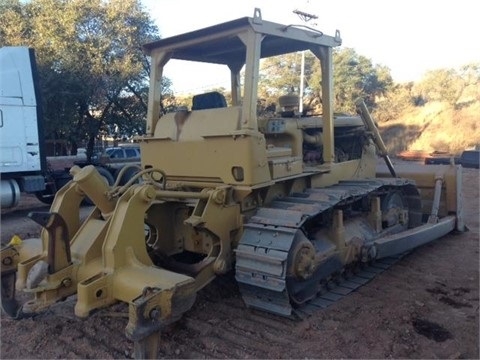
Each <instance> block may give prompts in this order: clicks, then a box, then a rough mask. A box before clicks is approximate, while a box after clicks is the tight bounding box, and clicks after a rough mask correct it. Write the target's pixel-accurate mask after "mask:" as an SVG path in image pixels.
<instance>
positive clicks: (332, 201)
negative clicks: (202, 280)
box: [235, 178, 421, 316]
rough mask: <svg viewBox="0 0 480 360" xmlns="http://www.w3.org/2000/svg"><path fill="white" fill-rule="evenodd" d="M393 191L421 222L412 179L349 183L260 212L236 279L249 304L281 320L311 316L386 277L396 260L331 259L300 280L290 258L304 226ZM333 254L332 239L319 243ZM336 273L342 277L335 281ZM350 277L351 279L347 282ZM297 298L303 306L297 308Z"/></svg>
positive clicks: (240, 251) (243, 246)
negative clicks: (350, 261)
mask: <svg viewBox="0 0 480 360" xmlns="http://www.w3.org/2000/svg"><path fill="white" fill-rule="evenodd" d="M392 188H394V189H397V188H401V189H402V190H403V193H404V194H405V195H406V196H405V198H406V200H407V202H408V206H409V209H412V210H410V214H409V216H410V217H411V218H412V217H413V218H414V221H418V220H419V219H420V217H421V213H420V211H419V204H420V198H419V195H418V192H417V191H416V188H415V187H414V186H413V185H412V184H411V183H410V182H409V181H408V180H405V179H398V178H397V179H375V180H358V181H344V182H340V183H339V184H337V185H333V186H330V187H327V188H322V189H308V190H307V191H306V192H304V193H294V194H292V196H289V197H284V198H281V199H279V200H275V201H273V202H272V203H271V204H270V205H269V206H268V207H262V208H260V209H259V210H258V211H257V214H256V215H255V216H253V217H252V218H251V219H250V222H249V223H248V224H247V225H246V226H245V230H244V234H243V237H242V239H241V241H240V243H239V246H238V247H237V249H236V272H235V277H236V280H237V282H238V284H239V288H240V291H241V294H242V297H243V300H244V302H245V304H246V305H247V306H248V307H251V308H257V309H260V310H264V311H268V312H271V313H274V314H278V315H282V316H291V315H292V314H295V313H296V314H298V315H301V316H306V315H308V313H310V312H312V311H314V310H315V309H316V308H325V307H327V306H329V305H330V304H332V303H333V302H335V301H338V300H340V299H341V298H343V297H344V296H346V295H348V294H349V293H350V292H352V291H353V290H355V289H357V288H358V287H360V286H361V285H363V284H365V283H366V282H368V281H369V280H370V279H372V278H373V277H374V276H375V275H376V274H378V273H381V272H383V271H384V270H385V269H386V268H388V267H389V266H390V265H391V264H393V263H394V262H395V261H396V258H385V259H382V260H380V261H377V262H375V263H374V264H371V265H368V266H367V265H365V264H361V263H356V264H342V263H341V261H340V260H339V258H338V257H336V256H329V257H328V258H327V260H325V261H324V262H322V264H321V265H320V266H319V268H318V269H316V270H315V273H314V274H313V275H312V276H311V277H310V278H309V279H307V280H304V281H303V280H302V281H298V280H295V279H292V277H291V276H289V275H288V267H289V256H290V255H291V252H292V249H293V248H294V247H295V246H296V244H298V242H299V241H302V239H305V237H304V234H303V231H302V227H304V226H305V225H306V224H307V223H308V222H309V221H314V220H312V219H314V218H315V217H316V216H317V215H320V214H321V213H323V212H325V211H327V210H332V209H334V208H336V207H339V206H344V205H348V204H351V203H353V202H355V201H358V200H361V199H363V198H365V197H367V196H369V195H376V194H377V193H380V192H382V191H384V190H385V189H392ZM334 249H335V246H334V245H333V244H332V243H331V242H329V241H328V240H318V239H316V240H315V251H316V253H317V254H318V253H326V254H327V253H330V254H331V253H332V250H334ZM359 268H361V270H360V271H358V269H359ZM334 274H335V275H337V276H335V277H333V276H332V275H334ZM345 274H350V275H348V276H347V277H345ZM292 296H294V297H295V300H296V301H294V302H297V304H298V305H302V306H297V305H292ZM299 300H300V301H299Z"/></svg>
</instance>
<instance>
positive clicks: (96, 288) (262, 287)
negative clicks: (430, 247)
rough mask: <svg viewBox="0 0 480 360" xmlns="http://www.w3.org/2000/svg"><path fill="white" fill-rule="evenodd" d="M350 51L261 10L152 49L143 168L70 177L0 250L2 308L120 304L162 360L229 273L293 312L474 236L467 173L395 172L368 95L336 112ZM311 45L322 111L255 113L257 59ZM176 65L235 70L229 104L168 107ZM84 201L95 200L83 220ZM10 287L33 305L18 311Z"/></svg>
mask: <svg viewBox="0 0 480 360" xmlns="http://www.w3.org/2000/svg"><path fill="white" fill-rule="evenodd" d="M339 45H341V37H340V33H339V32H338V31H337V32H336V33H335V35H334V36H328V35H325V34H323V33H322V32H320V31H318V30H315V29H312V28H307V27H301V26H293V25H282V24H278V23H273V22H269V21H265V20H263V19H262V16H261V12H260V10H259V9H255V12H254V16H253V17H243V18H239V19H236V20H233V21H229V22H225V23H221V24H217V25H213V26H211V27H207V28H204V29H200V30H198V31H193V32H188V33H185V34H181V35H177V36H173V37H170V38H165V39H162V40H159V41H156V42H153V43H149V44H146V45H144V47H143V49H144V52H145V54H146V55H148V56H150V57H151V61H152V68H151V78H150V90H149V101H148V114H147V119H146V135H145V136H142V137H140V138H138V142H139V144H140V146H141V167H140V168H138V169H136V171H134V173H136V175H134V177H132V178H131V179H130V180H129V181H128V182H127V183H126V184H123V185H120V181H119V180H117V182H116V183H115V184H114V185H113V186H108V185H107V184H106V183H105V181H104V179H103V178H102V177H101V176H100V175H99V173H98V172H97V171H96V170H95V168H94V167H92V166H86V167H84V168H79V167H76V166H74V167H73V168H72V169H71V174H72V177H73V179H72V180H71V181H70V182H69V183H68V184H66V185H65V186H64V187H63V188H62V189H60V190H59V191H58V192H57V194H56V196H55V199H54V201H53V204H52V205H51V208H50V211H49V212H45V213H38V212H37V213H31V214H30V215H29V216H30V217H31V218H32V219H33V220H35V221H36V222H37V223H39V224H40V225H41V226H42V227H43V229H42V232H41V237H40V238H39V239H26V240H24V241H22V242H21V243H18V242H17V243H15V242H12V243H10V244H8V245H5V246H3V247H2V249H1V261H2V267H1V279H2V308H3V310H4V311H5V312H6V313H7V314H9V315H10V316H12V317H16V318H19V319H20V318H22V317H25V316H28V315H30V314H35V313H38V312H40V311H42V310H45V309H46V308H48V307H49V306H51V305H53V304H55V303H56V302H58V301H61V300H64V299H66V298H67V297H70V296H72V295H76V305H75V314H76V315H77V316H79V317H87V316H89V314H90V312H92V311H93V310H96V309H99V308H103V307H107V306H109V305H112V304H114V303H116V302H124V303H126V304H128V307H129V320H128V324H127V326H126V330H125V332H126V336H127V338H128V339H130V340H131V341H133V342H134V349H135V356H136V357H137V358H154V357H156V356H157V351H158V345H159V338H160V335H159V334H160V333H161V331H162V329H163V328H164V327H165V326H166V325H168V324H171V323H172V322H175V321H177V320H178V319H179V318H181V317H182V315H183V314H184V313H185V312H187V311H189V309H190V308H191V307H192V305H193V303H194V301H195V297H196V294H197V292H198V291H199V290H200V289H202V288H204V287H205V286H207V285H208V284H209V283H210V282H211V281H212V280H213V279H215V278H216V277H218V276H222V275H224V274H226V273H229V272H234V274H235V279H236V281H237V283H238V285H239V289H240V292H241V295H242V297H243V300H244V302H245V305H246V306H247V307H249V308H254V309H260V310H264V311H268V312H271V313H274V314H279V315H282V316H287V317H288V316H292V314H295V313H296V312H297V311H302V308H303V307H305V306H317V307H318V308H319V309H320V308H322V307H323V305H324V304H323V303H322V301H327V300H326V299H325V297H322V294H325V293H326V292H328V291H329V289H328V284H330V283H331V282H332V281H335V282H336V283H337V284H338V285H340V288H341V289H342V282H344V281H345V284H351V283H352V281H351V279H355V276H356V274H357V273H358V271H359V269H360V270H361V269H365V267H366V266H367V267H368V266H371V265H374V264H380V265H381V266H380V267H379V268H382V267H385V266H386V265H385V264H387V263H388V261H384V260H385V259H391V258H392V257H395V256H399V255H402V254H404V253H406V252H408V251H410V250H412V249H414V248H416V247H418V246H421V245H423V244H425V243H427V242H429V241H432V240H434V239H438V238H440V237H442V236H444V235H445V234H447V233H450V232H452V231H463V230H464V229H465V225H464V222H463V214H462V197H461V196H462V190H461V167H460V166H457V165H434V166H428V167H423V166H421V165H419V166H408V167H406V168H400V167H396V166H395V167H394V166H393V164H392V162H391V161H390V159H389V158H388V155H387V151H386V148H385V145H384V143H383V141H382V139H381V137H380V134H379V132H378V129H377V127H376V125H375V122H374V121H373V120H372V118H371V116H370V114H369V112H368V110H367V108H366V106H365V103H364V102H363V101H362V100H361V99H360V100H359V101H358V102H357V113H356V114H353V115H351V116H347V115H337V114H335V113H334V109H333V103H334V101H333V85H334V84H333V66H332V55H333V49H334V47H337V46H339ZM300 51H310V52H311V53H313V55H314V56H315V59H316V61H318V62H319V66H320V68H321V73H322V76H321V89H322V91H321V97H322V99H321V104H322V114H321V115H308V116H306V115H305V114H304V113H303V112H299V111H298V108H297V107H296V106H295V104H296V103H297V102H298V97H295V96H293V95H288V96H283V97H281V98H279V106H278V111H275V112H273V113H271V114H263V115H259V113H258V106H257V105H258V94H257V88H258V82H259V77H260V76H259V72H260V63H261V61H262V59H264V58H268V57H271V56H276V55H282V54H288V53H292V52H300ZM171 59H179V60H187V61H192V62H202V63H211V64H217V65H224V66H226V67H228V69H229V71H230V82H231V89H230V90H231V102H230V101H229V103H228V104H227V101H226V100H225V97H224V96H223V95H222V94H221V93H219V92H215V91H210V92H207V93H203V94H198V95H195V96H194V97H193V100H192V105H191V107H188V108H179V109H178V111H175V112H169V113H166V114H163V113H162V110H161V109H162V107H161V94H162V74H163V70H164V67H165V65H166V64H167V63H168V62H169V61H170V60H171ZM381 157H383V158H384V160H385V165H383V161H382V159H381ZM379 160H380V161H379ZM125 171H126V170H125ZM122 175H123V174H122V173H120V174H119V176H118V177H119V178H122ZM85 197H88V198H89V199H90V200H91V201H92V202H93V203H94V204H95V206H94V208H93V210H92V211H91V213H90V214H89V215H88V216H87V217H86V218H85V219H81V218H80V206H81V204H82V201H83V200H84V198H85ZM371 268H372V269H375V267H372V266H371ZM373 272H375V271H373ZM349 279H350V280H349ZM343 289H347V290H345V291H344V293H345V294H346V293H348V289H350V290H352V289H353V288H351V287H350V288H349V287H348V286H346V285H345V286H343ZM15 290H17V291H23V292H26V293H30V294H31V295H32V299H31V300H30V301H28V302H26V303H24V304H20V303H19V302H18V301H17V300H16V298H15ZM341 293H342V292H341V291H340V292H337V295H338V294H341ZM335 299H336V298H331V299H330V300H331V301H334V300H335ZM286 321H288V320H286Z"/></svg>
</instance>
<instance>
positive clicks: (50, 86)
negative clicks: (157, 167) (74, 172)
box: [0, 0, 170, 147]
mask: <svg viewBox="0 0 480 360" xmlns="http://www.w3.org/2000/svg"><path fill="white" fill-rule="evenodd" d="M0 23H2V27H1V28H0V45H1V46H6V45H8V46H19V45H23V46H29V47H32V48H34V49H35V51H36V56H37V63H38V68H39V74H40V85H41V93H42V100H43V108H44V115H45V119H46V124H45V125H46V126H45V128H46V134H47V136H52V135H54V136H55V137H57V138H66V139H69V140H70V141H71V142H72V143H74V144H75V143H78V142H79V141H81V140H83V139H86V138H87V139H88V140H89V145H90V146H91V147H93V142H94V140H95V138H96V137H97V135H98V134H99V133H101V132H103V133H111V132H112V129H115V130H116V131H118V133H119V134H122V133H130V132H132V131H133V132H136V133H142V132H143V131H144V130H143V126H144V118H145V114H146V104H147V95H148V74H149V67H150V65H149V63H148V59H147V58H146V57H145V56H144V55H143V53H142V51H141V45H142V44H144V43H146V42H149V41H153V40H156V39H158V29H157V28H156V26H155V25H154V24H153V21H152V20H151V18H150V16H149V14H148V13H146V12H145V11H144V10H143V8H142V5H141V3H140V1H139V0H109V1H103V0H72V1H66V0H32V1H30V2H23V1H19V0H0ZM165 81H166V85H167V88H168V86H169V85H170V83H169V82H168V80H165Z"/></svg>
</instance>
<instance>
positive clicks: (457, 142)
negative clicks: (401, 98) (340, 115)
mask: <svg viewBox="0 0 480 360" xmlns="http://www.w3.org/2000/svg"><path fill="white" fill-rule="evenodd" d="M379 127H380V131H381V133H382V136H383V139H384V141H385V143H386V145H387V148H388V150H389V152H390V153H392V154H396V153H399V152H400V151H404V150H411V151H417V150H423V151H427V152H433V151H445V152H450V153H452V154H457V153H460V152H461V151H462V150H464V149H465V148H468V147H471V146H474V145H476V144H480V102H478V101H476V102H471V103H464V104H461V105H459V104H457V106H456V107H452V106H449V105H447V104H445V103H442V102H432V103H427V104H426V105H424V106H419V107H412V108H408V109H406V110H405V111H404V112H403V113H402V114H401V115H400V116H399V118H398V119H396V120H394V121H388V122H384V123H380V124H379Z"/></svg>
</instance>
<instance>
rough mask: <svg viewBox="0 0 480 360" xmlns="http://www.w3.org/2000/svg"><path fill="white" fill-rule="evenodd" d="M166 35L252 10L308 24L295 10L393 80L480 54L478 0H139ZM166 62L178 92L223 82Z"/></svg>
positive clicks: (213, 73) (214, 74) (208, 72)
mask: <svg viewBox="0 0 480 360" xmlns="http://www.w3.org/2000/svg"><path fill="white" fill-rule="evenodd" d="M142 3H143V5H144V6H145V9H146V10H147V11H149V12H150V15H151V17H152V18H153V20H154V21H155V23H156V25H157V26H158V28H159V30H160V36H161V37H162V38H167V37H170V36H174V35H178V34H181V33H184V32H188V31H193V30H197V29H200V28H203V27H207V26H211V25H215V24H218V23H221V22H225V21H230V20H233V19H237V18H240V17H244V16H253V12H254V9H255V8H260V10H261V12H262V18H263V19H264V20H268V21H272V22H278V23H281V24H285V25H288V24H305V23H304V22H303V21H302V20H301V19H300V18H299V17H298V16H297V15H296V14H294V13H293V11H294V10H300V11H303V12H306V13H309V14H314V15H316V16H318V19H316V20H311V21H310V22H309V23H308V25H309V26H312V25H313V24H314V22H316V28H317V29H319V30H321V31H322V32H323V33H325V34H327V35H332V36H333V35H334V34H335V30H337V29H338V30H340V34H341V37H342V40H343V42H342V47H344V48H345V47H348V48H353V49H355V51H356V52H357V54H359V55H362V56H365V57H367V58H369V59H370V60H371V61H372V63H373V64H379V65H383V66H387V67H388V68H389V69H390V71H391V75H392V77H393V79H394V81H396V82H406V81H417V80H420V79H421V78H422V76H423V75H424V74H425V73H426V72H427V71H429V70H434V69H440V68H458V67H460V66H462V65H465V64H468V63H471V62H480V27H479V20H478V19H479V15H478V10H477V4H476V1H475V0H454V1H452V0H444V1H440V0H437V1H435V0H295V1H291V0H290V1H286V0H235V1H231V0H142ZM171 63H172V64H170V63H168V64H167V66H166V68H165V73H164V75H165V76H166V77H168V78H170V79H171V80H172V82H173V89H174V91H175V92H195V91H196V87H197V86H199V84H201V83H203V84H207V83H208V85H209V86H211V87H214V86H215V85H220V84H219V83H218V82H220V81H221V80H220V79H223V78H224V76H225V78H227V77H228V74H229V73H228V72H227V70H226V69H225V70H224V71H225V75H224V74H218V71H217V70H216V69H217V68H212V67H205V68H201V69H193V70H192V71H189V70H188V67H187V66H185V64H184V63H183V64H182V62H178V61H177V62H176V63H173V62H172V61H171Z"/></svg>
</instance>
